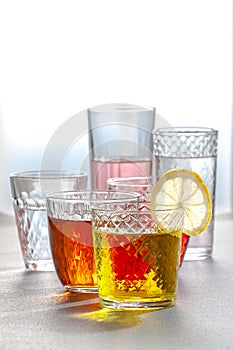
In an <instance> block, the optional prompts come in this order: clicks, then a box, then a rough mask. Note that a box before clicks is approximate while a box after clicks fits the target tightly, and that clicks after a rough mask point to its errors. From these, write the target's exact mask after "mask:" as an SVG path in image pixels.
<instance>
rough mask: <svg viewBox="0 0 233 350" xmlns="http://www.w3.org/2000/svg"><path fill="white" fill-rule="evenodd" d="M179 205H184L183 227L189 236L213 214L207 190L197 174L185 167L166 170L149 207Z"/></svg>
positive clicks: (154, 208) (205, 224) (155, 187)
mask: <svg viewBox="0 0 233 350" xmlns="http://www.w3.org/2000/svg"><path fill="white" fill-rule="evenodd" d="M175 207H181V208H183V209H184V229H183V232H185V233H186V234H187V235H189V236H197V235H199V234H201V233H202V232H203V231H204V230H205V229H206V228H207V226H208V225H209V223H210V220H211V217H212V204H211V198H210V193H209V190H208V188H207V186H206V184H205V183H204V181H203V179H202V178H201V177H200V175H199V174H197V173H196V172H194V171H192V170H187V169H174V170H171V171H168V172H167V173H165V174H164V175H163V176H162V177H161V178H160V179H159V180H158V181H157V183H156V184H155V185H154V187H153V189H152V192H151V200H150V208H151V210H158V209H169V208H171V209H172V208H175Z"/></svg>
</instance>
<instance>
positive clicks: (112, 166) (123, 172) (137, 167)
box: [91, 159, 152, 190]
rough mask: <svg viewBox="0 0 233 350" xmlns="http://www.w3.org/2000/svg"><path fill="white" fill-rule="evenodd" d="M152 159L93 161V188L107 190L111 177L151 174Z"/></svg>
mask: <svg viewBox="0 0 233 350" xmlns="http://www.w3.org/2000/svg"><path fill="white" fill-rule="evenodd" d="M151 171H152V161H151V160H150V159H143V160H134V161H133V160H132V161H121V160H118V161H102V160H92V161H91V173H92V188H93V189H97V190H107V189H108V186H107V180H108V179H109V178H111V177H126V176H150V175H151Z"/></svg>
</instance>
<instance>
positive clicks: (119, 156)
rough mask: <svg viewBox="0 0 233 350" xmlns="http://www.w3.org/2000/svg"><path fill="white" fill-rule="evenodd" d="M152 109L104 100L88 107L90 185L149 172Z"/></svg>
mask: <svg viewBox="0 0 233 350" xmlns="http://www.w3.org/2000/svg"><path fill="white" fill-rule="evenodd" d="M154 122H155V109H154V108H151V109H150V108H144V107H140V106H135V105H129V104H107V105H102V106H97V107H94V108H91V109H89V110H88V126H89V143H90V162H91V183H92V189H107V180H108V178H112V177H122V176H151V175H152V160H153V135H152V130H153V128H154Z"/></svg>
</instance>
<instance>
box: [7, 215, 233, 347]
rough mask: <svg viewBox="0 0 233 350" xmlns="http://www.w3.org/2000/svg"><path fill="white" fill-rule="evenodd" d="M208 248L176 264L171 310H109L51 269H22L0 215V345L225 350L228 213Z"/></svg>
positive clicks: (230, 305)
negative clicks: (73, 290) (205, 255)
mask: <svg viewBox="0 0 233 350" xmlns="http://www.w3.org/2000/svg"><path fill="white" fill-rule="evenodd" d="M214 247H215V249H214V255H213V257H212V258H210V259H207V260H205V261H198V262H197V261H195V262H184V264H183V266H182V268H181V270H180V275H179V286H178V297H177V301H176V305H175V306H173V307H172V308H169V309H165V310H160V311H153V312H152V311H150V312H148V311H147V312H138V311H134V312H133V311H131V312H130V311H124V312H121V311H109V310H104V309H100V307H99V304H98V296H97V294H68V293H66V292H65V291H64V289H63V287H62V286H61V284H60V282H59V281H58V279H57V276H56V273H55V272H25V271H24V265H23V261H22V257H21V252H20V248H19V242H18V236H17V232H16V228H15V223H14V219H13V218H12V217H9V216H4V215H0V283H1V289H0V315H1V316H0V349H12V348H15V349H32V348H34V349H101V350H103V349H121V350H123V349H134V350H137V349H152V348H153V349H165V350H166V349H173V350H174V349H233V217H232V216H231V215H225V216H224V215H223V216H221V217H218V219H216V224H215V246H214Z"/></svg>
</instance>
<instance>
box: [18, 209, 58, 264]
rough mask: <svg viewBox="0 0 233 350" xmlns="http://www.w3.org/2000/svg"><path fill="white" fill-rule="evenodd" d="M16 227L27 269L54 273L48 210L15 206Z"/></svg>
mask: <svg viewBox="0 0 233 350" xmlns="http://www.w3.org/2000/svg"><path fill="white" fill-rule="evenodd" d="M14 210H15V219H16V225H17V229H18V234H19V240H20V245H21V251H22V254H23V259H24V263H25V267H26V269H29V270H38V271H39V270H41V271H54V265H53V260H52V255H51V250H50V243H49V236H48V225H47V212H46V210H45V209H44V210H35V209H23V208H19V207H17V206H16V205H14Z"/></svg>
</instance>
